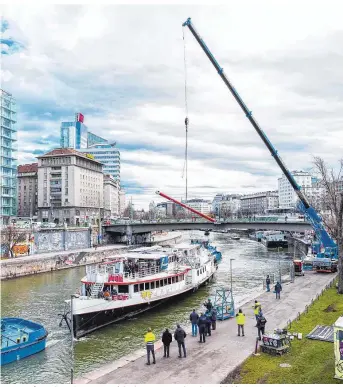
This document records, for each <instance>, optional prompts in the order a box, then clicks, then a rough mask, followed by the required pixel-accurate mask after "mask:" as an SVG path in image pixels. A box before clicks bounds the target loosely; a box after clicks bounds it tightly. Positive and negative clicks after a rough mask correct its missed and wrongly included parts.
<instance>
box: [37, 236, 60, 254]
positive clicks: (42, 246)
mask: <svg viewBox="0 0 343 387" xmlns="http://www.w3.org/2000/svg"><path fill="white" fill-rule="evenodd" d="M35 250H36V253H45V252H51V251H61V250H64V243H63V231H52V232H47V231H45V232H44V231H43V232H37V233H36V234H35Z"/></svg>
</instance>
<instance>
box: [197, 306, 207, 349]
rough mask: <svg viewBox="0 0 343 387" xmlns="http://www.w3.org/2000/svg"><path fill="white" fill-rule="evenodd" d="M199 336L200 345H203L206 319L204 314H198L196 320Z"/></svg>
mask: <svg viewBox="0 0 343 387" xmlns="http://www.w3.org/2000/svg"><path fill="white" fill-rule="evenodd" d="M198 327H199V334H200V341H199V342H200V343H205V341H206V339H205V336H206V329H207V319H206V317H205V315H204V313H200V317H199V320H198Z"/></svg>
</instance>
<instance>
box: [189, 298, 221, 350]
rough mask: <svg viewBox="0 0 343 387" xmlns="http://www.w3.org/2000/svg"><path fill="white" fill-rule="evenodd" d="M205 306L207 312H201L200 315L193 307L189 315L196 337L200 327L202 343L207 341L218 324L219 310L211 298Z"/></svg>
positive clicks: (193, 333)
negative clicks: (207, 337)
mask: <svg viewBox="0 0 343 387" xmlns="http://www.w3.org/2000/svg"><path fill="white" fill-rule="evenodd" d="M204 306H205V307H206V312H205V313H200V316H199V315H198V313H197V312H196V311H195V309H193V312H192V313H191V314H190V316H189V320H190V322H191V323H192V336H193V337H196V336H197V335H198V328H199V335H200V340H199V342H200V343H205V342H206V336H211V330H213V331H214V330H215V329H216V325H217V310H216V308H214V307H213V305H212V302H211V299H208V300H207V302H206V303H205V304H204Z"/></svg>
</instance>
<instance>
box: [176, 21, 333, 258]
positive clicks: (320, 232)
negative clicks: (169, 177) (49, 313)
mask: <svg viewBox="0 0 343 387" xmlns="http://www.w3.org/2000/svg"><path fill="white" fill-rule="evenodd" d="M182 26H183V27H188V28H189V30H190V31H191V33H192V34H193V36H194V37H195V39H196V40H197V42H198V43H199V45H200V47H201V48H202V49H203V51H204V52H205V54H206V56H207V57H208V59H209V60H210V62H211V63H212V64H213V66H214V68H215V69H216V70H217V71H218V74H219V76H220V77H221V79H222V80H223V81H224V83H225V84H226V86H227V87H228V88H229V90H230V91H231V93H232V95H233V96H234V98H235V100H236V101H237V102H238V104H239V106H240V107H241V108H242V110H243V112H244V113H245V115H246V117H247V118H248V120H249V121H250V123H251V124H252V126H253V127H254V128H255V130H256V132H257V134H258V135H259V136H260V137H261V139H262V141H263V142H264V144H265V145H266V147H267V148H268V150H269V151H270V153H271V155H272V156H273V157H274V159H275V161H276V163H277V164H278V166H279V167H280V169H281V171H282V172H283V173H284V175H285V176H286V178H287V179H288V181H289V183H290V184H291V186H292V187H293V189H294V191H295V192H296V194H297V196H298V198H299V199H300V203H301V204H300V208H301V210H302V211H303V212H304V214H305V215H306V218H307V219H308V220H309V221H310V223H311V225H312V227H313V229H314V231H315V233H316V235H317V238H318V239H319V241H320V242H321V243H322V244H323V247H324V248H325V253H324V255H323V256H322V258H325V257H326V258H333V259H337V257H338V250H337V244H336V243H335V242H334V240H333V239H332V238H331V236H330V235H329V234H328V233H327V231H326V229H325V227H324V224H323V221H322V219H321V217H320V216H319V215H318V214H317V212H316V210H315V209H314V208H313V207H312V206H311V205H310V203H309V201H308V200H307V198H306V197H305V195H304V194H303V192H301V189H300V186H299V185H298V184H297V182H296V181H295V179H294V177H293V176H292V174H291V173H290V171H289V170H288V169H287V167H286V166H285V164H284V163H283V161H282V159H281V157H280V156H279V155H278V152H277V150H276V149H275V148H274V146H273V145H272V143H271V142H270V141H269V139H268V137H267V136H266V134H265V133H264V131H263V130H262V128H261V127H260V126H259V124H258V123H257V121H256V120H255V118H254V117H253V115H252V112H251V111H250V110H249V109H248V107H247V106H246V104H245V103H244V102H243V100H242V98H241V97H240V95H239V94H238V92H237V91H236V89H235V88H234V87H233V85H232V83H231V82H230V81H229V79H228V78H227V77H226V75H225V73H224V70H223V68H222V67H221V66H220V65H219V63H218V62H217V60H216V59H215V57H214V56H213V55H212V53H211V51H210V50H209V48H208V47H207V45H206V43H205V42H204V41H203V39H202V38H201V37H200V35H199V34H198V33H197V31H196V29H195V28H194V26H193V24H192V21H191V18H188V19H187V20H186V21H185V22H184V23H183V24H182ZM318 257H320V255H318ZM329 261H330V259H329Z"/></svg>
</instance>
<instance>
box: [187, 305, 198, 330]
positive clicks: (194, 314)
mask: <svg viewBox="0 0 343 387" xmlns="http://www.w3.org/2000/svg"><path fill="white" fill-rule="evenodd" d="M189 320H190V322H191V323H192V336H193V337H194V336H196V335H197V334H198V320H199V315H198V313H197V312H196V311H195V309H193V312H192V313H191V314H190V316H189Z"/></svg>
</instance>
